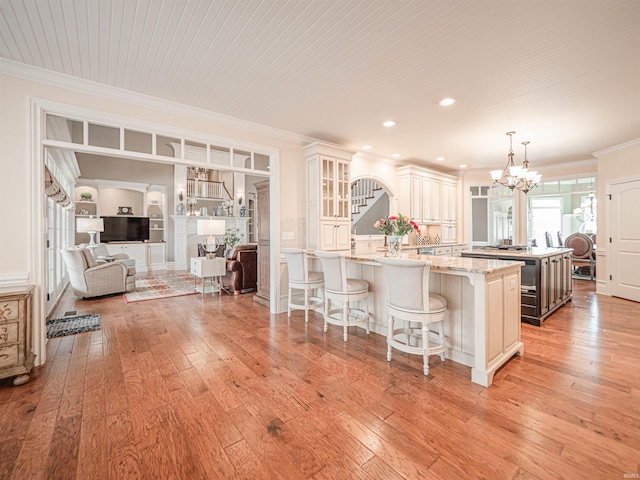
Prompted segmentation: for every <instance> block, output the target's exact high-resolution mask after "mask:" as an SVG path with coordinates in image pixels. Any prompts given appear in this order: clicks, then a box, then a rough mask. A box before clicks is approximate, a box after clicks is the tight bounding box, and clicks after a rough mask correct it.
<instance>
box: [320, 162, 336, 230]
mask: <svg viewBox="0 0 640 480" xmlns="http://www.w3.org/2000/svg"><path fill="white" fill-rule="evenodd" d="M320 162H321V164H322V167H321V168H322V170H321V174H322V179H321V184H320V186H321V198H320V201H321V203H322V211H321V212H320V215H322V217H324V218H332V217H333V216H334V215H335V212H336V206H335V203H334V202H335V160H334V159H333V158H330V157H322V158H321V159H320Z"/></svg>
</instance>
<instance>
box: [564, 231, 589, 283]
mask: <svg viewBox="0 0 640 480" xmlns="http://www.w3.org/2000/svg"><path fill="white" fill-rule="evenodd" d="M564 246H565V247H567V248H572V249H573V253H572V255H573V259H572V263H573V266H574V267H588V268H589V277H590V278H591V280H593V276H594V272H595V269H596V256H595V252H594V251H593V240H591V237H589V236H588V235H585V234H584V233H572V234H571V235H569V236H568V237H567V240H566V241H565V242H564Z"/></svg>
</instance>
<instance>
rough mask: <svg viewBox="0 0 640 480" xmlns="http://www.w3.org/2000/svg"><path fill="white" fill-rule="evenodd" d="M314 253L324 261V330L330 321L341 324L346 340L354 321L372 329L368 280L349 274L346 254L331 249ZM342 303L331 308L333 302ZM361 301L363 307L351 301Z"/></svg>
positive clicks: (355, 323) (354, 323)
mask: <svg viewBox="0 0 640 480" xmlns="http://www.w3.org/2000/svg"><path fill="white" fill-rule="evenodd" d="M314 254H315V256H316V257H318V258H319V259H320V262H321V263H322V270H323V272H324V331H325V332H326V331H327V324H329V323H330V324H332V325H341V326H342V328H343V331H344V334H343V338H344V341H345V342H346V341H347V338H348V331H347V329H348V328H349V327H351V326H355V325H363V326H364V327H365V329H366V331H367V334H368V333H369V319H370V317H369V306H368V305H367V299H368V297H369V284H368V283H367V282H365V281H364V280H359V279H356V278H347V267H346V262H345V259H344V256H343V255H340V254H339V253H332V252H322V251H317V250H316V251H315V252H314ZM332 301H338V302H341V303H342V308H335V309H332V308H331V302H332ZM356 301H362V303H363V307H362V308H361V309H358V308H355V307H351V305H350V303H351V302H356Z"/></svg>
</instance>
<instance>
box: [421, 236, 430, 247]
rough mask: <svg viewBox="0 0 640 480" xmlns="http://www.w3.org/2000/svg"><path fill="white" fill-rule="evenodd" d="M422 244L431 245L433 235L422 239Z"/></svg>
mask: <svg viewBox="0 0 640 480" xmlns="http://www.w3.org/2000/svg"><path fill="white" fill-rule="evenodd" d="M422 244H423V245H431V235H429V234H428V233H427V234H426V235H425V236H424V237H422Z"/></svg>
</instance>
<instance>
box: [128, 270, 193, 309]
mask: <svg viewBox="0 0 640 480" xmlns="http://www.w3.org/2000/svg"><path fill="white" fill-rule="evenodd" d="M194 293H198V292H196V291H195V289H194V285H193V275H191V274H189V273H172V274H169V275H156V276H153V277H143V278H137V279H136V291H135V292H127V293H125V294H124V298H125V300H126V301H127V302H129V303H131V302H141V301H143V300H156V299H158V298H168V297H179V296H181V295H191V294H194Z"/></svg>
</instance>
